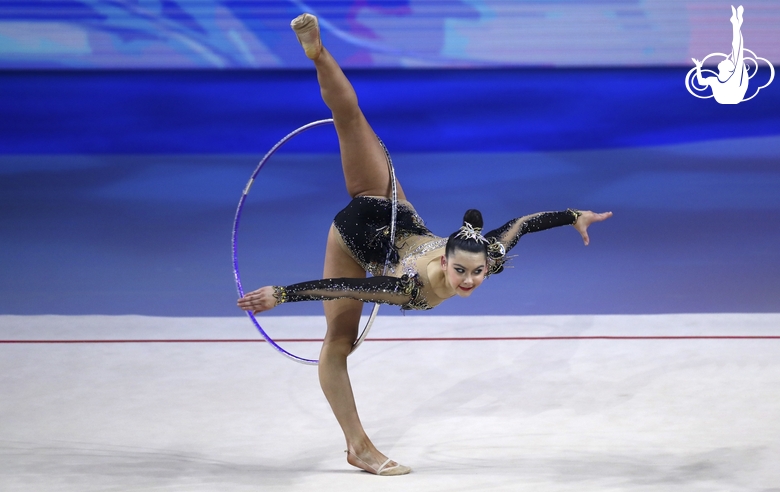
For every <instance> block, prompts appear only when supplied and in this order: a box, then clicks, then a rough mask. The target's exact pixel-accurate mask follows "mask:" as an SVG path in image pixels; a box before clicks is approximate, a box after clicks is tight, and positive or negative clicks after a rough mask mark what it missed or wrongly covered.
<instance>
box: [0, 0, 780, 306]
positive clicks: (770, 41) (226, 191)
mask: <svg viewBox="0 0 780 492" xmlns="http://www.w3.org/2000/svg"><path fill="white" fill-rule="evenodd" d="M743 5H744V7H745V13H744V24H743V26H742V34H743V36H744V45H745V47H746V48H748V49H749V50H751V51H752V53H753V54H754V55H755V57H756V58H757V57H761V58H763V59H764V60H763V61H762V60H760V59H757V60H756V61H755V62H754V63H752V64H751V76H752V78H751V79H750V84H749V89H748V93H747V95H746V97H750V96H755V97H753V98H752V99H750V100H749V101H744V102H742V103H740V104H737V105H721V104H718V103H717V102H715V100H714V99H712V98H709V99H701V98H697V97H695V96H694V95H692V94H691V93H690V92H689V90H688V89H687V88H686V80H687V77H688V76H689V74H690V72H689V71H690V70H691V69H692V68H693V66H694V65H693V62H692V61H691V58H696V59H699V60H701V59H704V58H705V57H707V55H709V54H712V53H723V54H724V56H725V55H728V54H729V53H730V52H731V40H732V27H731V24H730V22H729V18H730V16H731V7H730V4H729V3H727V2H719V1H706V2H705V1H678V0H644V1H643V0H593V1H585V0H558V1H556V0H517V1H508V0H503V1H502V0H463V1H455V0H397V1H378V0H377V1H374V0H351V1H346V0H344V1H342V0H317V1H307V2H304V1H295V0H289V1H259V0H224V1H217V0H133V1H130V0H127V1H120V0H116V1H98V0H89V1H87V0H85V1H79V0H44V1H4V2H3V3H2V4H0V115H1V116H2V117H1V118H0V314H144V315H162V316H231V315H236V316H241V315H242V313H241V312H240V311H239V310H237V308H236V307H235V299H236V287H235V282H234V278H233V270H232V261H231V260H232V258H231V249H230V243H231V230H232V227H233V220H234V214H235V209H236V205H237V203H238V200H239V198H240V196H241V192H242V190H243V188H244V186H245V185H246V182H247V180H248V179H249V177H250V175H251V174H252V172H253V171H254V169H255V166H256V165H257V162H258V161H259V160H260V158H262V156H263V155H264V153H265V152H267V151H268V150H269V149H270V147H271V146H272V145H273V144H274V143H275V142H277V141H278V140H279V139H281V138H282V137H283V136H284V135H286V134H287V133H288V132H290V131H292V130H294V129H295V128H297V127H299V126H301V125H303V124H305V123H308V122H310V121H313V120H319V119H322V118H327V117H329V116H330V115H329V112H328V110H327V108H326V107H325V105H324V104H323V103H322V101H321V100H320V97H319V91H318V86H317V82H316V75H315V72H314V70H313V68H312V66H311V63H310V62H309V60H308V59H306V57H305V56H304V55H303V53H302V50H301V48H300V46H299V44H298V42H297V40H296V38H295V36H294V34H293V33H292V31H291V30H290V28H289V22H290V20H291V19H292V18H294V17H295V16H297V15H299V14H300V13H302V12H311V13H314V14H316V15H318V16H319V19H320V27H321V30H322V37H323V41H324V44H325V45H326V46H327V47H328V49H329V50H330V51H331V52H332V53H333V54H334V56H335V57H336V59H337V60H339V62H340V63H341V64H342V65H343V67H344V68H345V71H346V73H347V76H348V77H349V78H350V80H351V81H352V82H353V84H354V85H355V88H356V90H357V92H358V95H359V98H360V103H361V106H362V108H363V111H364V113H365V114H366V116H367V118H368V120H369V122H371V124H372V126H373V127H374V130H375V131H376V132H377V134H378V135H379V136H380V137H381V138H382V139H383V140H384V142H385V143H386V144H387V146H388V148H389V150H390V152H391V154H392V156H393V162H394V164H395V167H396V172H397V174H398V177H399V179H400V181H401V183H402V184H403V186H404V189H405V191H406V192H407V196H408V198H409V199H410V200H411V201H412V203H413V204H414V205H415V207H416V208H417V210H418V212H419V213H420V214H421V215H422V217H423V218H424V219H425V220H426V222H427V224H428V225H429V227H430V228H431V229H432V230H433V231H434V232H435V233H437V234H439V235H442V236H444V235H448V234H450V233H451V232H452V231H453V230H455V229H456V228H457V227H458V226H459V225H460V222H461V217H462V214H463V212H464V211H465V210H466V209H468V208H479V209H481V210H482V212H483V214H484V216H485V221H486V228H487V229H491V228H495V227H499V226H501V225H502V224H503V223H505V222H506V221H508V220H510V219H511V218H514V217H517V216H521V215H525V214H529V213H533V212H538V211H544V210H561V209H566V208H568V207H572V208H580V209H593V210H596V211H606V210H611V211H613V212H614V214H615V215H614V217H613V218H612V219H611V220H610V221H608V222H606V223H604V224H597V225H596V226H594V227H593V229H592V230H591V231H592V232H591V245H590V246H589V247H587V248H584V247H583V246H582V243H581V241H580V239H579V236H578V235H577V234H576V232H575V231H573V230H571V228H560V229H555V230H551V231H545V232H542V233H539V234H533V235H530V236H528V237H525V238H523V239H522V240H521V241H520V243H519V244H518V246H517V247H516V248H515V249H514V250H513V251H512V254H514V255H517V257H515V258H514V259H513V260H512V261H511V263H510V264H511V265H512V266H513V268H508V269H507V270H506V271H505V272H504V273H502V274H501V275H497V276H495V277H492V278H490V279H489V280H488V281H487V282H486V283H485V284H484V285H483V287H481V288H480V289H478V290H477V291H475V293H474V294H473V295H472V296H471V298H469V299H454V300H452V301H448V302H447V303H445V304H443V305H442V306H440V307H438V308H437V309H436V311H434V312H435V313H436V314H439V315H445V314H479V315H486V314H493V315H502V314H507V315H529V314H530V315H533V314H610V313H621V314H626V313H627V314H633V313H681V312H714V313H719V312H779V311H780V90H778V81H774V83H771V84H769V85H767V83H768V82H770V80H771V77H772V76H773V69H772V67H771V66H770V65H768V64H767V63H766V61H769V62H770V63H771V62H775V63H780V30H779V29H778V27H777V26H780V4H778V3H777V2H776V1H770V0H758V1H752V2H750V3H745V4H743ZM720 59H722V57H721V58H718V57H717V56H716V57H712V58H710V59H708V60H707V63H706V66H708V67H710V68H713V66H714V65H715V64H716V63H717V62H718V61H720ZM762 86H765V87H764V88H763V89H761V90H760V92H759V88H761V87H762ZM697 94H699V95H700V96H702V97H704V96H707V95H709V94H710V93H709V92H708V90H704V91H701V92H697ZM348 200H349V197H348V196H347V194H346V191H345V189H344V184H343V178H342V176H341V170H340V165H339V158H338V147H337V142H336V138H335V133H334V131H333V129H332V127H321V128H317V129H314V130H311V131H309V132H306V133H304V134H302V135H301V136H299V137H297V138H295V139H294V140H293V141H291V142H290V143H289V144H288V145H286V146H285V147H283V148H282V150H280V152H279V153H277V154H276V155H275V156H274V157H273V158H272V159H271V160H270V161H269V162H268V164H267V165H266V167H265V168H264V169H263V170H262V171H261V173H260V175H259V177H258V181H257V183H256V184H255V185H254V186H253V188H252V190H251V193H250V195H249V198H248V201H247V205H246V208H245V210H244V213H243V216H242V222H241V230H240V236H239V264H240V267H241V275H242V279H243V282H244V286H245V287H246V288H248V289H254V288H257V287H260V286H262V285H268V284H277V285H279V284H289V283H293V282H297V281H303V280H310V279H313V278H319V277H320V275H321V271H322V260H323V255H324V245H325V238H326V234H327V230H328V227H329V224H330V221H331V220H332V217H333V216H334V215H335V214H336V213H337V212H338V210H340V209H341V208H342V207H343V206H344V205H345V204H346V203H347V202H348ZM321 312H322V307H321V304H320V303H299V304H294V305H286V306H282V307H280V308H279V309H276V310H274V311H273V312H271V313H269V315H294V314H321ZM382 313H383V314H385V315H397V314H400V311H399V310H398V309H397V308H395V307H384V308H383V310H382ZM418 314H419V313H407V315H410V316H411V315H418Z"/></svg>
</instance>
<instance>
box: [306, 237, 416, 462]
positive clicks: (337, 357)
mask: <svg viewBox="0 0 780 492" xmlns="http://www.w3.org/2000/svg"><path fill="white" fill-rule="evenodd" d="M335 234H336V232H335V229H334V227H332V226H331V230H330V233H329V234H328V245H327V247H326V249H325V269H324V272H323V277H324V278H332V277H358V278H361V277H365V275H366V272H365V271H364V270H363V268H362V267H361V266H360V265H358V264H357V263H356V262H355V260H353V259H352V257H351V256H349V255H348V254H347V253H346V252H345V251H344V250H343V249H342V248H341V245H340V244H339V243H338V242H337V240H336V236H335ZM323 305H324V306H325V319H326V320H327V323H328V331H327V333H326V335H325V340H324V342H323V344H322V350H321V351H320V363H319V367H318V370H319V376H320V386H321V387H322V391H323V393H325V397H326V398H327V399H328V403H330V407H331V409H333V414H334V415H335V416H336V420H338V422H339V425H340V426H341V430H342V431H343V432H344V437H345V438H346V440H347V451H348V454H347V461H348V462H349V463H350V464H351V465H353V466H356V467H358V468H362V469H364V470H366V471H369V472H372V473H376V472H377V470H378V469H379V468H380V467H381V466H382V464H383V463H385V461H386V460H387V457H386V456H385V455H383V454H382V453H380V452H379V450H377V449H376V447H375V446H374V444H373V443H372V442H371V440H370V439H369V438H368V435H366V431H365V430H364V429H363V424H361V422H360V417H359V416H358V413H357V407H356V406H355V397H354V395H353V393H352V385H351V383H350V381H349V374H348V373H347V356H348V355H349V353H350V351H351V350H352V344H353V343H354V342H355V338H356V337H357V333H358V327H359V325H360V313H361V311H362V308H363V303H362V302H360V301H355V300H352V299H339V300H335V301H328V302H325V303H323ZM408 472H409V469H408V468H406V467H403V466H398V465H397V464H396V463H395V462H390V463H389V464H388V465H387V466H386V467H385V473H383V474H403V473H408Z"/></svg>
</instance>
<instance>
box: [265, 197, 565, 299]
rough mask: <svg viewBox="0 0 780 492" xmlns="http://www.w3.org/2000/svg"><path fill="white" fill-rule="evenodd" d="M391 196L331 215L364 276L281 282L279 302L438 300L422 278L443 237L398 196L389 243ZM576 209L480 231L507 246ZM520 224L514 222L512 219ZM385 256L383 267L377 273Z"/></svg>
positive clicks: (493, 263) (363, 200)
mask: <svg viewBox="0 0 780 492" xmlns="http://www.w3.org/2000/svg"><path fill="white" fill-rule="evenodd" d="M391 213H392V211H391V201H390V200H389V199H387V198H382V197H357V198H354V199H353V200H352V201H351V202H350V203H349V205H347V206H346V207H345V208H344V210H342V211H341V212H339V213H338V214H337V215H336V217H335V218H334V220H333V226H334V227H335V229H336V231H337V232H338V237H339V239H340V242H341V244H342V245H343V247H344V249H345V251H347V252H348V253H349V254H350V255H351V256H352V258H354V259H355V261H357V262H358V264H360V266H361V267H363V269H364V270H365V271H366V272H368V273H370V274H371V275H373V277H369V278H331V279H322V280H312V281H309V282H301V283H298V284H293V285H288V286H286V287H281V286H275V287H274V296H275V297H276V299H277V301H278V302H279V303H283V302H296V301H314V300H329V299H343V298H349V299H357V300H360V301H364V302H380V303H384V304H395V305H399V306H401V309H432V308H433V307H434V306H436V305H438V304H439V303H441V302H442V301H444V299H442V298H440V297H438V296H437V295H436V294H435V293H434V291H433V288H432V287H431V286H430V282H429V281H428V272H427V266H428V265H429V264H430V263H431V262H432V261H438V260H439V258H441V256H443V255H444V248H445V246H446V245H447V238H446V237H444V238H442V237H438V236H436V235H434V234H433V233H432V232H431V231H430V230H429V229H428V228H427V227H425V223H424V222H423V220H422V219H421V218H420V216H419V215H418V214H417V212H416V211H415V210H414V207H413V206H412V204H411V203H409V202H407V201H399V203H398V212H397V215H396V232H395V243H391V242H390V227H389V226H390V220H391ZM578 216H579V212H577V211H574V210H565V211H562V212H542V213H538V214H535V215H532V216H528V217H525V218H522V217H521V218H516V219H513V220H510V221H509V222H507V223H506V224H504V225H503V226H501V227H499V228H498V229H495V230H493V231H490V232H488V233H487V234H485V238H486V239H488V240H489V241H491V243H494V244H495V243H501V244H503V246H504V250H505V251H509V250H510V249H512V248H513V247H514V246H515V245H516V244H517V241H518V240H519V239H520V237H521V236H522V235H524V234H528V233H530V232H536V231H542V230H545V229H550V228H552V227H558V226H563V225H570V224H573V223H574V222H575V221H576V220H577V217H578ZM521 220H522V221H523V222H522V224H520V227H515V226H516V225H517V223H518V221H521ZM387 258H389V264H388V269H387V271H386V272H383V270H384V267H385V261H386V259H387ZM505 261H506V258H505V256H503V255H501V256H498V257H494V258H490V260H489V263H490V264H489V268H488V270H489V273H492V274H495V273H500V272H501V271H502V270H503V263H504V262H505Z"/></svg>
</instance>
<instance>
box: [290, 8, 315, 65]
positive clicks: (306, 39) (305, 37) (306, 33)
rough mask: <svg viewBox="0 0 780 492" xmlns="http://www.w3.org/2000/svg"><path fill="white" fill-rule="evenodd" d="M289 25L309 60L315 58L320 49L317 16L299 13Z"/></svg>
mask: <svg viewBox="0 0 780 492" xmlns="http://www.w3.org/2000/svg"><path fill="white" fill-rule="evenodd" d="M290 27H292V30H293V31H295V35H296V36H297V37H298V42H299V43H301V46H303V51H305V52H306V56H307V57H308V58H309V59H311V60H316V59H317V57H319V56H320V52H321V51H322V40H320V26H319V24H318V23H317V18H316V17H314V16H313V15H311V14H301V15H299V16H298V17H296V18H295V19H293V20H292V22H290Z"/></svg>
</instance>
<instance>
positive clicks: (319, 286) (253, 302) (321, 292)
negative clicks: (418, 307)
mask: <svg viewBox="0 0 780 492" xmlns="http://www.w3.org/2000/svg"><path fill="white" fill-rule="evenodd" d="M418 292H419V287H418V286H417V283H416V282H415V279H414V278H410V277H409V276H407V275H404V276H403V277H400V278H397V277H369V278H326V279H322V280H311V281H308V282H301V283H298V284H293V285H288V286H284V287H282V286H268V287H263V288H261V289H258V290H256V291H254V292H250V293H248V294H246V295H245V296H244V297H242V298H241V299H239V300H238V307H240V308H241V309H243V310H244V311H253V312H255V313H259V312H262V311H267V310H269V309H272V308H273V307H275V306H277V305H279V304H282V303H284V302H299V301H327V300H331V299H355V300H358V301H363V302H379V303H382V304H395V305H398V306H404V305H406V304H408V303H409V302H411V301H413V300H414V299H416V298H417V295H418Z"/></svg>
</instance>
